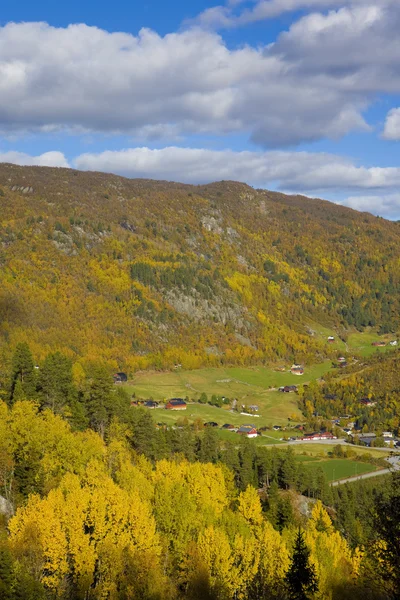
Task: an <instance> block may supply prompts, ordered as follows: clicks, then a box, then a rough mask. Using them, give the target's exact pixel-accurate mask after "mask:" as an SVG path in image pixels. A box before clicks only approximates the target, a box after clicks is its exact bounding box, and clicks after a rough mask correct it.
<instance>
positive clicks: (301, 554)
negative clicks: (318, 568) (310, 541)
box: [286, 529, 318, 600]
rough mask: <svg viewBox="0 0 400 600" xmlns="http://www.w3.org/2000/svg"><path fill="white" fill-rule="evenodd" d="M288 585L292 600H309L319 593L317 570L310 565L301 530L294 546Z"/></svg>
mask: <svg viewBox="0 0 400 600" xmlns="http://www.w3.org/2000/svg"><path fill="white" fill-rule="evenodd" d="M286 583H287V586H288V598H290V600H309V599H310V598H312V597H313V595H314V594H315V593H316V592H317V591H318V580H317V575H316V573H315V568H314V566H313V565H312V564H311V563H310V551H309V549H308V548H307V545H306V543H305V541H304V534H303V532H302V531H301V530H300V529H299V531H298V533H297V536H296V541H295V544H294V549H293V555H292V562H291V565H290V567H289V570H288V572H287V574H286Z"/></svg>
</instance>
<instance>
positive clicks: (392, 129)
mask: <svg viewBox="0 0 400 600" xmlns="http://www.w3.org/2000/svg"><path fill="white" fill-rule="evenodd" d="M382 137H384V138H385V139H386V140H400V108H393V109H392V110H390V111H389V113H388V114H387V117H386V121H385V128H384V130H383V134H382Z"/></svg>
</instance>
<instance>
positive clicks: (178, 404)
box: [165, 398, 187, 410]
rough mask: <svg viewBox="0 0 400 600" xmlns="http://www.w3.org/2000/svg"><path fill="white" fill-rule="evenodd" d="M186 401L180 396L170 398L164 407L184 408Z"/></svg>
mask: <svg viewBox="0 0 400 600" xmlns="http://www.w3.org/2000/svg"><path fill="white" fill-rule="evenodd" d="M186 406H187V404H186V402H185V401H184V400H182V398H172V399H171V400H169V401H168V402H167V404H166V405H165V408H166V409H167V410H186Z"/></svg>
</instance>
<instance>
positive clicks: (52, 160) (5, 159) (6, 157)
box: [0, 151, 69, 167]
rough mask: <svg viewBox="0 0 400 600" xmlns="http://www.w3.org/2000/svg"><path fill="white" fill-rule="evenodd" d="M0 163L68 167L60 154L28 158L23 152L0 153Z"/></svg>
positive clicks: (49, 153) (46, 153) (54, 152)
mask: <svg viewBox="0 0 400 600" xmlns="http://www.w3.org/2000/svg"><path fill="white" fill-rule="evenodd" d="M0 163H12V164H14V165H21V166H29V165H30V166H38V167H69V163H68V161H67V159H66V158H65V156H64V154H63V153H62V152H57V151H52V152H45V153H44V154H40V155H39V156H30V155H29V154H25V153H24V152H16V151H10V152H0Z"/></svg>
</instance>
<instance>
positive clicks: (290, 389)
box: [279, 385, 297, 394]
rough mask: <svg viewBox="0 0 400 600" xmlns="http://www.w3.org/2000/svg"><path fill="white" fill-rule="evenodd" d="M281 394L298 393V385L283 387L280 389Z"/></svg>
mask: <svg viewBox="0 0 400 600" xmlns="http://www.w3.org/2000/svg"><path fill="white" fill-rule="evenodd" d="M279 392H284V393H285V394H290V393H291V392H297V385H283V386H282V387H280V388H279Z"/></svg>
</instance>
